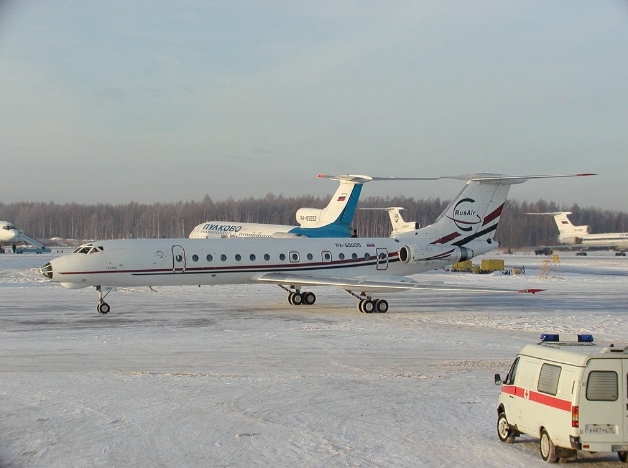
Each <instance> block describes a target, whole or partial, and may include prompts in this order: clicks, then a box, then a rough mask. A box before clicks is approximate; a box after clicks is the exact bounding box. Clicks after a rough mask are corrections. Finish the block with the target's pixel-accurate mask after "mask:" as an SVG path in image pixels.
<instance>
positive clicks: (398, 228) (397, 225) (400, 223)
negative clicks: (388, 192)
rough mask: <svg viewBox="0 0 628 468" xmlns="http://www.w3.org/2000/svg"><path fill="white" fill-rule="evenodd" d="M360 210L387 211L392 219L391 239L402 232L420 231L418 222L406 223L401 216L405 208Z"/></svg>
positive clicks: (390, 207) (392, 207)
mask: <svg viewBox="0 0 628 468" xmlns="http://www.w3.org/2000/svg"><path fill="white" fill-rule="evenodd" d="M360 210H372V211H386V212H388V216H389V217H390V224H391V225H392V232H391V233H390V237H395V236H396V235H397V234H401V233H402V232H410V231H414V230H416V229H419V228H420V226H419V223H417V222H416V221H405V220H404V219H403V216H402V215H401V210H405V208H403V207H401V206H389V207H386V208H360Z"/></svg>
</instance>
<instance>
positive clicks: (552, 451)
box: [539, 429, 558, 463]
mask: <svg viewBox="0 0 628 468" xmlns="http://www.w3.org/2000/svg"><path fill="white" fill-rule="evenodd" d="M539 448H540V449H541V458H542V459H543V461H546V462H547V463H556V462H557V461H558V457H557V456H556V446H555V445H554V442H552V439H550V436H549V434H548V433H547V431H546V430H545V429H543V430H542V431H541V440H540V441H539Z"/></svg>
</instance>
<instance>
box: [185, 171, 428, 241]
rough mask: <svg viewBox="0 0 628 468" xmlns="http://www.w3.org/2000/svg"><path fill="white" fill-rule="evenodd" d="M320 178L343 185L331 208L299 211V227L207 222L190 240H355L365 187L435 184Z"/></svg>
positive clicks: (397, 178)
mask: <svg viewBox="0 0 628 468" xmlns="http://www.w3.org/2000/svg"><path fill="white" fill-rule="evenodd" d="M318 177H319V178H322V179H331V180H337V181H338V182H340V185H339V186H338V189H337V190H336V193H334V195H333V196H332V197H331V200H330V201H329V204H328V205H327V206H326V207H325V208H323V209H321V208H299V209H298V210H297V213H296V219H297V222H298V223H299V226H287V225H283V224H262V223H240V222H234V221H207V222H204V223H201V224H199V225H198V226H196V227H195V228H194V229H193V230H192V232H191V233H190V236H189V237H190V239H211V238H224V237H229V238H237V237H283V238H286V237H351V234H352V231H351V222H352V221H353V215H354V214H355V209H356V206H357V204H358V199H359V198H360V193H361V192H362V186H363V185H364V184H365V183H367V182H371V181H374V180H375V181H391V180H433V179H426V178H412V177H402V178H400V177H371V176H367V175H351V174H348V175H340V176H330V175H324V174H319V175H318Z"/></svg>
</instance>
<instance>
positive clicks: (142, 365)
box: [0, 253, 628, 468]
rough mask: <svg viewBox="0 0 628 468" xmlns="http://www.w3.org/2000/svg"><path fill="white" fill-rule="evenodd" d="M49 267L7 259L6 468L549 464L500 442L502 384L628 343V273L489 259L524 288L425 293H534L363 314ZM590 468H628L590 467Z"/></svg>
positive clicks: (258, 289)
mask: <svg viewBox="0 0 628 468" xmlns="http://www.w3.org/2000/svg"><path fill="white" fill-rule="evenodd" d="M51 256H53V255H49V256H46V255H44V256H42V255H8V254H7V255H1V256H0V467H1V468H5V467H33V466H37V467H68V466H81V467H82V466H116V467H156V466H162V467H172V466H186V467H187V466H189V467H207V466H211V467H222V466H238V467H239V466H241V467H248V466H267V467H268V466H281V467H284V466H285V467H289V466H316V467H318V466H320V467H323V466H325V467H327V466H350V467H353V466H355V467H357V466H386V467H414V466H443V467H445V466H447V467H450V466H472V467H476V466H477V467H485V466H494V467H501V466H510V467H530V466H539V467H541V466H546V465H545V463H544V462H543V461H542V460H541V458H540V456H539V454H538V444H537V441H536V440H534V439H531V438H527V437H522V438H520V439H518V441H517V443H515V444H513V445H506V444H502V443H500V442H499V440H498V439H497V436H496V431H495V423H496V410H495V409H496V405H497V396H498V393H499V387H496V386H495V385H494V383H493V374H494V373H496V372H500V373H501V374H502V375H504V374H505V373H506V371H507V370H508V368H509V366H510V363H511V361H512V360H513V359H514V357H515V354H516V353H517V351H519V349H520V348H521V347H522V346H524V345H525V344H528V343H531V342H535V341H537V340H538V336H539V334H540V333H541V332H570V333H577V332H591V333H593V335H594V336H595V339H596V341H598V342H601V343H608V342H609V341H615V342H618V343H619V342H623V343H625V342H628V314H627V313H626V311H627V310H628V299H626V291H628V260H627V259H626V258H625V257H614V256H613V255H612V254H608V253H592V254H590V255H589V257H584V258H582V257H575V256H574V254H573V253H564V254H561V265H560V270H559V271H556V270H554V271H553V272H552V277H550V278H537V277H536V273H537V271H538V270H537V268H538V267H539V265H540V263H541V261H542V260H545V257H543V258H540V257H535V256H534V255H531V256H530V255H514V256H506V255H503V256H496V255H493V256H488V258H503V259H505V261H506V264H507V265H517V266H519V265H525V267H526V274H525V275H502V274H501V273H495V274H491V275H472V274H458V273H447V272H443V271H439V272H434V273H429V274H423V275H418V277H419V279H425V280H442V281H444V282H446V283H458V284H468V285H482V286H495V287H508V288H516V289H520V288H531V287H541V288H547V291H546V292H544V293H541V294H537V295H534V296H532V295H497V294H478V293H473V294H470V293H446V292H425V293H421V292H407V293H397V294H390V295H386V296H385V297H386V298H387V299H388V300H389V302H390V312H389V313H387V314H361V313H359V312H358V311H357V309H356V307H355V306H356V304H355V300H354V299H352V298H351V297H350V296H349V295H347V294H346V293H344V292H342V291H337V290H334V289H327V288H318V289H315V290H314V291H315V292H316V293H317V297H318V300H317V303H316V304H315V305H314V306H311V307H306V306H301V307H294V306H290V305H288V303H287V301H286V297H285V296H286V295H285V293H284V292H283V291H281V290H280V289H279V288H278V287H274V286H257V285H255V286H233V287H231V286H221V287H217V286H216V287H202V288H198V287H183V288H179V287H173V288H160V289H158V292H153V291H150V290H149V289H147V288H142V289H134V290H120V291H117V292H114V293H111V295H110V296H109V297H108V299H107V301H108V302H109V304H110V305H111V306H112V311H111V313H110V314H109V315H107V316H101V315H99V314H98V313H97V312H96V292H95V291H94V290H93V289H91V288H89V289H81V290H65V289H63V288H61V287H59V286H58V285H56V284H52V283H47V282H46V281H45V280H44V278H43V277H41V276H40V275H39V273H38V271H37V268H38V267H39V266H41V265H43V264H44V263H45V262H46V261H47V259H49V258H50V257H51ZM576 465H577V466H596V467H598V466H599V467H606V466H621V465H619V461H618V459H617V457H616V456H614V455H610V454H598V455H588V456H579V459H578V461H577V462H576Z"/></svg>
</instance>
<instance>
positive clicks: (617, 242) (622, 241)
mask: <svg viewBox="0 0 628 468" xmlns="http://www.w3.org/2000/svg"><path fill="white" fill-rule="evenodd" d="M526 214H529V215H543V216H554V221H556V226H558V232H559V234H558V243H559V244H561V245H572V246H574V247H578V248H581V249H582V251H581V252H580V253H579V254H576V255H586V254H587V253H586V252H585V250H586V249H587V248H589V247H602V248H611V249H617V250H619V252H617V253H615V255H617V256H624V257H625V256H626V252H625V250H626V249H627V248H628V232H609V233H603V234H590V232H591V228H590V227H589V226H586V225H584V226H574V225H573V224H571V221H570V220H569V218H568V217H567V215H570V214H571V211H556V212H552V213H526Z"/></svg>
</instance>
